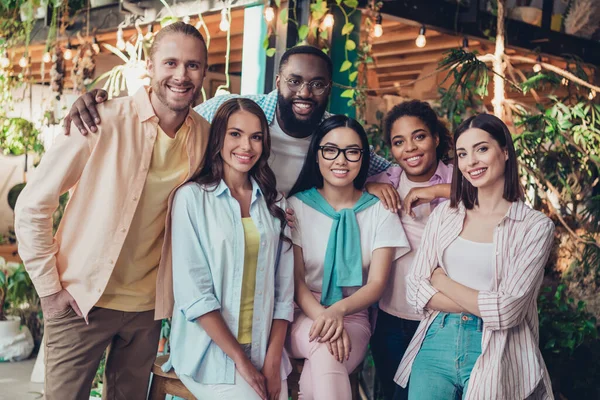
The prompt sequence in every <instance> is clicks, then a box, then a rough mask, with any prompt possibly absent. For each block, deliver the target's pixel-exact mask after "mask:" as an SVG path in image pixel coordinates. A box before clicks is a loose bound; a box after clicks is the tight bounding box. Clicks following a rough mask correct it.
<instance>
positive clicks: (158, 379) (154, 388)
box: [148, 354, 196, 400]
mask: <svg viewBox="0 0 600 400" xmlns="http://www.w3.org/2000/svg"><path fill="white" fill-rule="evenodd" d="M168 359H169V355H168V354H167V355H165V356H159V357H157V358H156V361H154V365H153V366H152V373H153V374H154V376H153V377H152V385H151V386H150V395H149V396H148V400H165V396H166V395H167V394H170V395H173V396H177V397H181V398H183V399H185V400H196V398H195V397H194V396H193V395H192V394H191V393H190V391H189V390H187V389H186V387H185V386H184V385H183V383H181V381H180V380H179V378H178V377H177V375H175V372H174V371H173V369H171V370H170V371H169V372H163V370H162V369H161V367H162V365H163V364H164V363H165V362H167V360H168Z"/></svg>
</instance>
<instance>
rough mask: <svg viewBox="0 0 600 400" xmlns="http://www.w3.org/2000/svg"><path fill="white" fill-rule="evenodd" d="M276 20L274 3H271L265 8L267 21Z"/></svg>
mask: <svg viewBox="0 0 600 400" xmlns="http://www.w3.org/2000/svg"><path fill="white" fill-rule="evenodd" d="M274 19H275V9H274V8H273V3H272V2H271V1H269V5H268V6H267V7H265V21H267V22H271V21H273V20H274Z"/></svg>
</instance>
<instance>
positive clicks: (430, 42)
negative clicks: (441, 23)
mask: <svg viewBox="0 0 600 400" xmlns="http://www.w3.org/2000/svg"><path fill="white" fill-rule="evenodd" d="M479 44H480V42H479V41H478V40H471V41H470V43H469V46H473V47H475V46H479ZM461 46H462V38H459V37H456V36H446V35H443V36H437V37H431V38H427V45H426V46H425V47H423V48H419V47H417V45H416V44H415V41H414V39H411V40H405V41H401V42H392V43H386V44H383V45H374V46H373V54H374V55H375V56H379V57H381V56H391V55H396V54H410V53H422V52H426V51H432V50H448V49H452V48H460V47H461Z"/></svg>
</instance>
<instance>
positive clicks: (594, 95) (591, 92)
mask: <svg viewBox="0 0 600 400" xmlns="http://www.w3.org/2000/svg"><path fill="white" fill-rule="evenodd" d="M595 98H596V91H595V90H594V89H591V90H590V93H588V99H590V100H594V99H595Z"/></svg>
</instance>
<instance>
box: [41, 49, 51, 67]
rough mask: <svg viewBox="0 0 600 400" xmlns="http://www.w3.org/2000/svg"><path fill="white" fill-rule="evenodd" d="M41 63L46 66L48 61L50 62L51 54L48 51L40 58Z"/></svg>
mask: <svg viewBox="0 0 600 400" xmlns="http://www.w3.org/2000/svg"><path fill="white" fill-rule="evenodd" d="M42 61H43V62H44V63H46V64H48V63H49V62H50V61H52V54H50V52H49V51H47V52H45V53H44V55H43V56H42Z"/></svg>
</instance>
